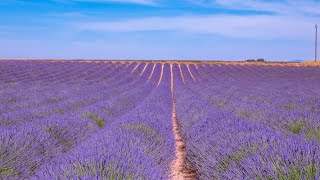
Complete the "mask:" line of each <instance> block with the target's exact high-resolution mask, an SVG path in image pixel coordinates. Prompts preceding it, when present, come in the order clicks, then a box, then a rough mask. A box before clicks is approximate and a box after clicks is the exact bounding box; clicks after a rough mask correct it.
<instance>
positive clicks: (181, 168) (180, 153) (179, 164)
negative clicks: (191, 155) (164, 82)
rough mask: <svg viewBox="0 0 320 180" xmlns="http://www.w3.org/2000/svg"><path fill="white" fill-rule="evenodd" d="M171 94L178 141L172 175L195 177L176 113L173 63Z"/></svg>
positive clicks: (174, 130)
mask: <svg viewBox="0 0 320 180" xmlns="http://www.w3.org/2000/svg"><path fill="white" fill-rule="evenodd" d="M170 68H171V95H172V99H173V107H172V123H173V133H174V138H175V141H176V150H175V153H176V158H175V160H174V161H173V162H172V165H171V173H172V174H171V175H172V179H173V180H183V179H190V180H191V179H195V175H196V174H195V173H194V172H193V171H191V170H190V169H188V168H187V167H186V146H185V144H184V142H183V138H182V136H181V134H180V132H179V126H178V119H177V115H176V101H175V96H174V78H173V71H172V64H171V67H170Z"/></svg>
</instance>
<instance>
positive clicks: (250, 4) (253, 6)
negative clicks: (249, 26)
mask: <svg viewBox="0 0 320 180" xmlns="http://www.w3.org/2000/svg"><path fill="white" fill-rule="evenodd" d="M188 1H189V2H191V3H193V4H195V5H202V6H206V7H221V8H228V9H238V10H239V9H240V10H241V9H242V10H254V11H269V12H274V13H277V14H313V15H320V11H319V9H320V2H319V1H316V0H278V1H263V0H188Z"/></svg>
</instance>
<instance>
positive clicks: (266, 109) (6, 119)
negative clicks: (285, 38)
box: [0, 61, 320, 180]
mask: <svg viewBox="0 0 320 180" xmlns="http://www.w3.org/2000/svg"><path fill="white" fill-rule="evenodd" d="M171 63H172V62H171ZM171 68H172V69H171ZM319 74H320V68H319V67H316V66H291V65H284V66H280V65H272V64H262V65H256V64H255V65H227V64H209V63H182V62H181V63H180V62H177V63H173V64H169V62H132V61H119V62H111V61H110V62H109V61H96V62H94V61H88V62H84V61H53V62H50V61H0V179H155V180H158V179H174V178H175V177H174V176H173V175H172V174H173V173H174V172H173V171H174V170H173V168H172V165H173V164H174V162H175V161H176V159H177V149H176V144H177V142H176V140H175V134H174V131H173V129H174V128H173V121H172V116H173V107H174V106H173V103H176V106H175V107H176V112H177V114H176V116H177V121H178V125H179V131H180V132H181V135H182V138H183V142H184V143H185V147H184V151H185V157H183V158H185V160H186V166H187V167H188V169H190V170H191V171H192V172H194V173H195V179H310V180H313V179H320V76H319Z"/></svg>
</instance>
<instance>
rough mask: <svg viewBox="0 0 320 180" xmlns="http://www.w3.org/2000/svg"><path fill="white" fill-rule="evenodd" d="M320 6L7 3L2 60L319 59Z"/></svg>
mask: <svg viewBox="0 0 320 180" xmlns="http://www.w3.org/2000/svg"><path fill="white" fill-rule="evenodd" d="M316 23H318V24H320V0H277V1H275V0H269V1H266V0H0V47H1V48H0V58H56V59H79V58H80V59H190V60H244V59H248V58H258V57H262V58H265V59H267V60H270V61H288V60H296V59H302V60H312V59H313V51H314V25H315V24H316Z"/></svg>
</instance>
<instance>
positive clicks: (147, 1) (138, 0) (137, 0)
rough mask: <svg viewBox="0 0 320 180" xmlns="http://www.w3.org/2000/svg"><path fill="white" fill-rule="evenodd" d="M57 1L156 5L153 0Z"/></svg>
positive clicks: (66, 0)
mask: <svg viewBox="0 0 320 180" xmlns="http://www.w3.org/2000/svg"><path fill="white" fill-rule="evenodd" d="M58 1H64V2H68V1H73V2H76V1H78V2H99V3H109V2H115V3H130V4H142V5H156V3H155V1H154V0H58Z"/></svg>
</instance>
